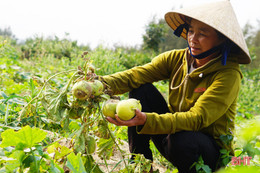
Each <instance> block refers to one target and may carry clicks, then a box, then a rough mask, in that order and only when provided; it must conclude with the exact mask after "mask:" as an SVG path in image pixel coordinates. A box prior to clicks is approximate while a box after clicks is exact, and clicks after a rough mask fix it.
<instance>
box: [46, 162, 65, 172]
mask: <svg viewBox="0 0 260 173" xmlns="http://www.w3.org/2000/svg"><path fill="white" fill-rule="evenodd" d="M49 173H64V170H63V169H62V168H61V167H59V165H57V164H56V163H54V161H53V160H51V168H50V170H49Z"/></svg>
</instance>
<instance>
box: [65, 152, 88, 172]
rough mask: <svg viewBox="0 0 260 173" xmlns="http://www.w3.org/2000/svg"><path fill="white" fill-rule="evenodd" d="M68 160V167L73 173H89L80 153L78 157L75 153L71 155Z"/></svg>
mask: <svg viewBox="0 0 260 173" xmlns="http://www.w3.org/2000/svg"><path fill="white" fill-rule="evenodd" d="M67 158H68V160H67V163H66V166H67V167H68V168H69V169H70V170H71V171H72V172H73V173H87V171H86V170H85V168H84V164H83V161H82V158H81V156H80V153H78V154H77V156H76V155H75V154H74V153H70V154H69V155H68V157H67Z"/></svg>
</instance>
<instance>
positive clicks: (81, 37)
mask: <svg viewBox="0 0 260 173" xmlns="http://www.w3.org/2000/svg"><path fill="white" fill-rule="evenodd" d="M210 1H218V0H0V2H1V3H0V4H1V10H0V28H1V29H4V28H8V27H10V28H11V30H12V33H13V34H14V35H15V37H16V38H18V40H25V39H27V38H34V37H36V36H43V37H49V36H58V37H59V38H68V39H71V40H73V41H74V40H77V41H78V43H79V44H85V45H89V46H90V47H91V48H95V47H96V46H98V45H99V44H102V45H104V46H108V47H112V46H113V45H123V46H136V45H140V44H141V43H142V35H143V34H144V33H145V26H146V25H147V24H148V23H149V22H150V21H151V20H152V19H153V17H156V19H162V18H164V14H165V13H167V12H169V11H172V10H173V9H178V8H180V7H187V6H191V5H195V4H199V3H203V2H210ZM230 2H231V4H232V6H233V8H234V11H235V13H236V15H237V18H238V22H239V24H240V26H241V27H243V26H244V25H245V24H246V23H247V22H250V24H252V25H257V24H258V23H257V20H259V21H260V12H259V7H260V0H230ZM66 33H67V34H69V35H67V34H66Z"/></svg>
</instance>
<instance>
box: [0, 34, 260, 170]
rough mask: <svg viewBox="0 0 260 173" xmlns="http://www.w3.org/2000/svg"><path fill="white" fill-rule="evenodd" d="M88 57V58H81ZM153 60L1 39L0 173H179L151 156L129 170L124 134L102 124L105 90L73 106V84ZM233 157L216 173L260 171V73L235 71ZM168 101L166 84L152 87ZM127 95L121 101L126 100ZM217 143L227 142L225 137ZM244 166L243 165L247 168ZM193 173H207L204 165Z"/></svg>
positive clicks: (128, 52) (129, 52)
mask: <svg viewBox="0 0 260 173" xmlns="http://www.w3.org/2000/svg"><path fill="white" fill-rule="evenodd" d="M85 51H87V52H85ZM154 56H156V54H155V53H154V52H146V51H142V50H138V49H131V48H125V49H124V48H121V47H116V48H115V49H108V48H104V47H102V46H100V47H97V48H96V49H94V50H88V48H87V47H80V46H77V45H76V43H73V42H71V41H68V40H43V39H41V38H36V39H34V40H31V42H28V43H27V44H24V45H14V44H12V40H11V39H7V38H3V37H0V134H1V137H0V172H55V173H60V172H61V173H62V172H73V173H79V172H80V173H82V172H94V173H99V172H122V173H123V172H133V173H135V172H144V171H147V170H149V169H150V167H151V165H153V170H154V172H168V173H174V172H178V171H177V169H175V168H174V167H173V166H172V165H171V164H170V163H169V162H168V161H167V160H165V159H164V158H163V157H162V156H161V155H160V154H159V152H158V151H157V149H156V148H155V146H154V145H153V143H151V149H152V151H153V154H154V158H155V160H154V163H150V162H149V161H148V160H145V159H144V157H143V156H142V155H137V157H136V160H135V161H134V163H131V164H130V160H129V158H130V156H129V151H128V146H127V128H126V127H117V126H115V125H112V124H109V123H108V122H107V121H106V120H105V117H104V115H103V114H102V104H103V103H104V101H106V100H107V99H108V98H109V97H110V95H109V90H105V93H104V94H102V95H98V96H95V97H91V98H89V99H88V101H77V100H75V98H74V97H73V95H72V87H73V85H74V84H75V83H76V82H77V81H78V80H79V79H82V78H84V79H89V80H92V79H94V78H95V79H98V77H96V76H95V75H97V76H103V75H106V74H112V73H115V72H119V71H122V70H126V69H129V68H131V67H133V66H137V65H142V64H144V63H147V62H149V61H150V60H151V59H152V58H153V57H154ZM241 69H242V72H243V75H244V77H243V80H242V85H241V90H240V94H239V98H238V106H237V116H236V122H235V123H236V132H235V137H234V146H235V156H236V159H238V158H239V159H240V158H241V159H242V158H248V162H247V164H246V165H243V164H242V163H241V162H238V160H234V158H233V159H232V157H231V156H230V155H229V152H228V151H226V150H222V151H221V153H222V158H223V161H225V162H226V163H228V167H226V168H225V169H222V170H219V171H218V172H246V171H247V172H257V171H259V170H260V160H259V159H260V158H259V156H260V128H259V127H260V97H259V96H260V69H258V68H247V67H246V66H243V65H242V66H241ZM154 84H155V86H156V87H157V88H158V89H159V90H160V92H161V93H162V94H163V96H164V97H165V98H166V99H167V94H168V81H161V82H156V83H154ZM127 96H128V95H127V93H126V94H124V95H120V98H121V99H127ZM223 140H226V142H229V141H230V137H229V136H226V138H224V139H223ZM249 161H250V162H249ZM195 166H196V168H198V171H201V172H210V170H208V169H206V167H205V165H204V164H203V162H198V163H197V164H196V165H195Z"/></svg>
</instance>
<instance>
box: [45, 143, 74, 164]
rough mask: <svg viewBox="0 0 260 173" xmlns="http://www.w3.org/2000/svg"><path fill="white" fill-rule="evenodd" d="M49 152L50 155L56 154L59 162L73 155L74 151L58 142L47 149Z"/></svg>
mask: <svg viewBox="0 0 260 173" xmlns="http://www.w3.org/2000/svg"><path fill="white" fill-rule="evenodd" d="M47 152H48V153H49V154H51V153H55V160H58V159H62V158H63V157H65V156H66V155H68V154H69V153H71V152H72V150H71V149H69V148H67V147H66V146H62V145H60V144H59V143H58V142H55V143H53V144H52V145H50V146H49V147H48V148H47Z"/></svg>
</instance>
